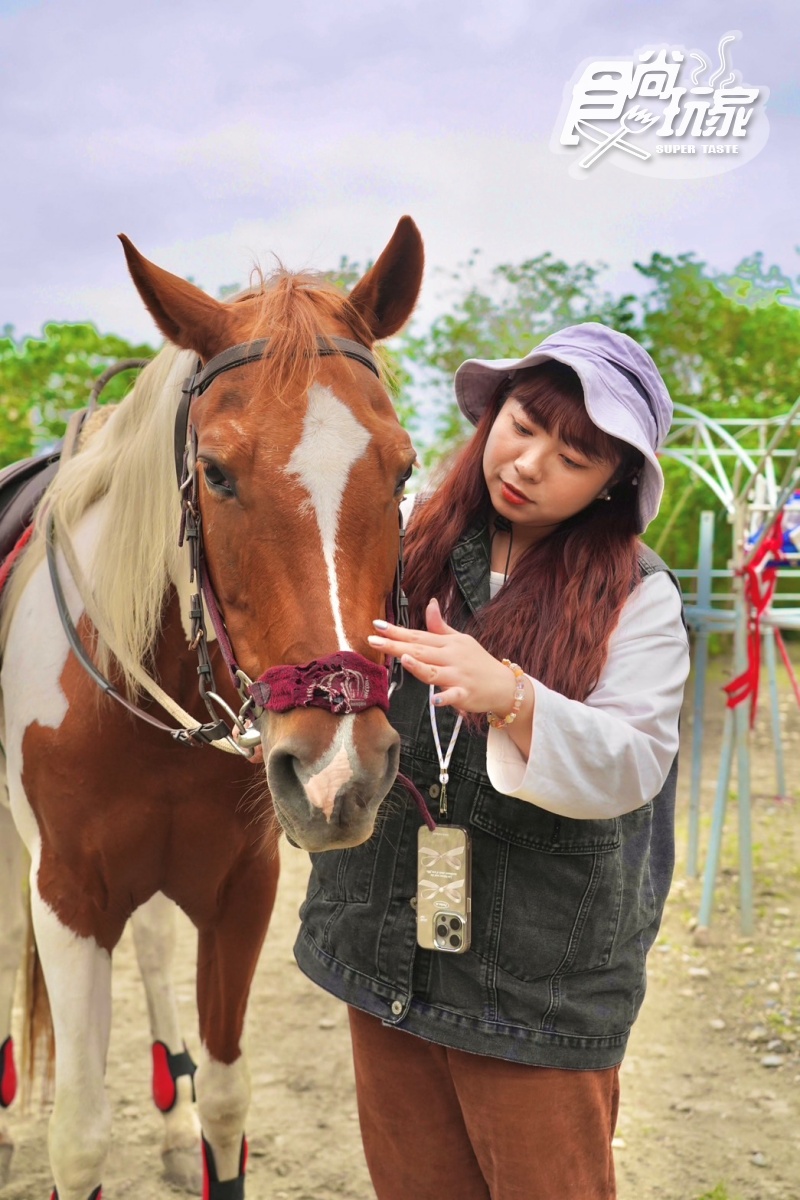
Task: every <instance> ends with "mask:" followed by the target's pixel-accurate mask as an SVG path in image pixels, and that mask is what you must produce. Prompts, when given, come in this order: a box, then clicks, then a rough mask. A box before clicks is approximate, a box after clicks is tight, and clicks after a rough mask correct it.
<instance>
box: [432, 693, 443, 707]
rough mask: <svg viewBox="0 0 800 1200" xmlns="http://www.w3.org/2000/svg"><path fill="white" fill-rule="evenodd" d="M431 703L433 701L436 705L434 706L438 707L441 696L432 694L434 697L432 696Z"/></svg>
mask: <svg viewBox="0 0 800 1200" xmlns="http://www.w3.org/2000/svg"><path fill="white" fill-rule="evenodd" d="M433 703H434V704H435V705H436V707H437V708H438V707H439V705H440V704H441V703H442V697H441V696H434V697H433Z"/></svg>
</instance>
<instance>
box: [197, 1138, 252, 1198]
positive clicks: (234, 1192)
mask: <svg viewBox="0 0 800 1200" xmlns="http://www.w3.org/2000/svg"><path fill="white" fill-rule="evenodd" d="M246 1167H247V1138H242V1149H241V1151H240V1153H239V1174H238V1175H237V1176H236V1178H235V1179H226V1180H225V1181H224V1183H220V1181H219V1179H218V1177H217V1166H216V1163H215V1162H214V1151H213V1150H212V1149H211V1147H210V1146H209V1144H208V1142H207V1141H206V1139H205V1138H203V1200H245V1196H244V1173H245V1169H246Z"/></svg>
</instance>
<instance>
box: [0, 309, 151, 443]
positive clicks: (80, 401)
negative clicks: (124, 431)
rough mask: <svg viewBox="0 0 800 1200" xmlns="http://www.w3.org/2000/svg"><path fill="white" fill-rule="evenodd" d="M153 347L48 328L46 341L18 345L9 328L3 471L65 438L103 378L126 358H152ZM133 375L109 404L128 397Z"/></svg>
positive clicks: (0, 394) (1, 422) (2, 377)
mask: <svg viewBox="0 0 800 1200" xmlns="http://www.w3.org/2000/svg"><path fill="white" fill-rule="evenodd" d="M153 353H154V351H153V347H152V346H148V345H138V346H137V345H133V344H131V343H130V342H128V341H126V340H125V339H124V338H121V337H117V336H115V335H114V334H101V333H98V331H97V330H96V329H95V327H94V326H93V325H88V324H84V325H58V324H55V323H51V324H48V325H46V326H45V327H44V330H43V331H42V337H41V338H26V339H25V340H24V341H23V342H22V343H21V344H18V343H17V342H16V341H15V340H14V337H13V330H12V329H11V328H10V327H8V326H6V328H5V330H4V334H3V337H2V338H0V466H5V465H6V464H7V463H12V462H16V461H17V460H19V459H22V458H28V457H30V456H31V455H32V454H36V453H38V452H39V451H41V450H44V449H45V448H46V447H47V446H50V445H52V444H53V443H54V442H56V441H58V439H59V438H60V437H61V436H62V435H63V433H64V430H65V428H66V422H67V419H68V417H69V414H70V412H72V411H74V410H75V409H78V408H85V407H86V405H87V403H88V401H89V394H90V392H91V390H92V387H93V385H94V383H95V381H96V379H97V377H98V376H99V375H100V374H101V373H102V372H103V371H104V370H105V369H106V367H108V366H110V365H111V364H112V363H115V362H117V361H118V360H119V359H122V358H151V357H152V355H153ZM131 378H132V377H131V375H130V374H127V373H126V374H124V375H119V376H117V377H116V378H115V379H112V380H111V382H110V383H109V384H108V387H107V388H106V389H105V391H104V392H103V400H104V401H110V402H112V403H113V402H114V401H115V400H119V399H121V398H122V396H123V395H125V393H126V392H127V391H128V389H129V388H130V385H131Z"/></svg>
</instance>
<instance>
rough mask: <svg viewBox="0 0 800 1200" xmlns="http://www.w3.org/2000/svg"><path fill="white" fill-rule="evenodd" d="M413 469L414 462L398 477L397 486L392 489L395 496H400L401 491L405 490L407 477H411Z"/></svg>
mask: <svg viewBox="0 0 800 1200" xmlns="http://www.w3.org/2000/svg"><path fill="white" fill-rule="evenodd" d="M413 470H414V464H413V463H412V464H411V466H410V467H409V468H408V470H407V471H406V472H405V473H404V474H403V475H401V476H400V478H399V479H398V481H397V487H396V488H395V489H394V494H395V495H396V496H402V494H403V492H404V491H405V490H406V484H407V483H408V481H409V479H410V478H411V472H412V471H413Z"/></svg>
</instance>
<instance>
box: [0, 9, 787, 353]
mask: <svg viewBox="0 0 800 1200" xmlns="http://www.w3.org/2000/svg"><path fill="white" fill-rule="evenodd" d="M797 27H798V20H797V6H796V0H764V2H763V3H761V4H759V5H753V4H752V2H751V0H747V2H744V0H724V2H719V0H704V2H703V3H702V4H698V3H697V0H691V2H690V0H628V2H617V3H607V2H604V0H595V2H593V3H590V2H589V0H573V2H569V0H566V2H564V3H562V4H560V5H558V6H557V5H555V4H553V3H548V4H546V5H545V4H543V3H538V4H537V3H533V2H531V0H347V2H346V3H338V4H336V3H320V2H316V3H315V2H312V0H291V2H290V3H281V4H277V3H274V0H267V3H264V0H260V2H259V3H256V2H254V0H228V2H227V3H226V4H225V5H222V4H219V3H211V2H210V0H193V2H192V3H191V4H189V3H186V2H185V0H178V2H177V3H169V4H165V3H164V2H163V0H158V2H155V0H138V3H137V4H136V5H131V4H126V5H118V4H113V3H112V4H109V3H108V0H105V3H102V4H101V3H100V2H99V0H39V2H30V0H0V56H2V58H1V60H0V105H2V128H3V151H4V153H3V160H4V168H5V169H4V172H3V177H4V186H3V187H2V189H0V215H1V217H2V225H1V227H2V229H3V232H4V237H3V240H2V245H3V254H2V257H3V269H2V272H0V326H2V325H3V324H10V325H12V326H14V329H15V331H16V335H17V336H22V335H36V334H37V333H38V332H39V331H40V329H41V326H42V324H43V323H44V322H45V321H48V320H57V321H77V320H90V321H92V322H94V323H95V324H96V325H97V327H98V328H99V329H100V330H101V331H102V332H116V333H120V334H123V335H125V336H128V337H132V338H142V339H146V340H149V341H152V342H153V343H157V341H158V340H159V339H158V335H157V332H156V330H155V328H154V326H153V324H152V321H151V319H150V318H149V316H148V315H147V313H146V312H145V311H144V309H143V307H142V304H141V302H140V300H139V298H138V296H137V295H136V292H135V290H134V289H133V286H132V284H131V282H130V280H129V278H128V276H127V274H126V270H125V266H124V259H123V256H122V251H121V248H120V246H119V243H118V242H117V240H116V236H115V235H116V234H117V233H118V232H120V231H123V232H125V233H127V234H128V235H129V236H130V237H131V238H132V239H133V241H134V242H135V243H136V244H137V246H138V247H139V249H140V250H141V251H142V252H143V253H144V254H146V255H147V257H148V258H151V259H153V260H154V261H156V262H158V263H159V264H160V265H161V266H164V267H166V268H167V269H169V270H171V271H174V272H175V273H177V274H179V275H183V276H188V277H191V278H193V279H194V280H195V281H196V282H197V283H198V284H200V285H201V286H202V287H204V288H205V289H206V290H208V291H210V292H212V293H214V294H216V293H217V291H218V289H219V288H220V287H221V286H224V285H229V284H232V283H240V284H245V283H246V282H247V280H248V277H249V273H250V270H251V268H252V266H253V264H254V263H255V262H259V263H261V264H262V265H263V266H265V267H267V268H268V267H269V266H270V264H271V262H272V261H273V259H272V255H277V256H278V257H279V259H280V260H281V261H282V262H283V263H284V264H285V265H286V266H288V267H290V268H292V269H301V268H308V267H313V268H319V269H328V268H331V267H333V266H335V265H336V264H337V262H338V261H339V259H340V257H341V256H342V255H347V256H349V257H350V258H351V259H354V260H356V261H358V262H362V263H363V262H365V261H367V260H368V259H369V258H374V257H375V256H376V255H377V254H378V253H379V252H380V250H381V249H382V247H383V246H384V245H385V243H386V242H387V241H388V239H389V237H390V235H391V232H392V230H393V229H394V226H395V224H396V222H397V220H398V218H399V217H400V216H401V215H402V214H404V213H409V214H410V215H411V216H412V217H413V218H414V219H415V221H416V222H417V224H418V225H419V227H420V230H421V232H422V235H423V238H424V240H425V244H426V254H427V264H428V266H427V271H426V278H425V282H424V285H423V296H422V300H421V307H420V310H419V311H420V319H422V320H424V319H429V318H431V317H432V316H435V315H436V314H437V313H438V312H439V311H441V310H442V307H443V306H444V305H445V304H446V296H447V285H446V275H447V272H448V271H451V270H453V269H454V268H455V267H456V266H457V265H458V264H459V263H460V262H463V261H464V260H465V259H467V258H468V257H469V255H470V254H471V252H472V251H473V250H474V249H476V248H479V249H480V251H481V256H480V260H479V261H480V262H481V263H484V264H485V265H486V270H487V271H488V269H489V268H490V267H491V266H492V265H494V264H496V263H499V262H519V261H522V260H524V259H526V258H530V257H532V256H534V255H538V254H541V253H543V252H544V251H550V252H552V253H553V254H555V255H556V256H558V257H562V258H564V259H566V260H567V261H569V262H575V261H577V260H580V259H584V260H587V261H590V262H593V263H594V262H598V261H602V262H605V263H607V264H608V272H607V274H606V275H605V276H604V282H605V283H606V285H607V286H608V287H609V288H610V290H617V289H621V288H623V287H630V286H632V285H633V284H635V283H636V280H637V276H636V274H635V272H634V270H633V267H632V264H633V262H634V261H636V260H639V261H641V260H647V259H649V257H650V255H651V254H652V253H653V251H656V250H658V251H661V252H663V253H666V254H677V253H682V252H687V251H693V252H695V253H696V254H697V255H698V256H699V257H700V258H701V259H703V260H705V261H707V262H708V263H709V264H711V265H712V266H714V267H716V268H719V269H721V270H728V269H730V268H732V267H733V266H734V265H735V264H736V263H737V262H738V261H739V260H740V259H741V258H742V257H744V256H745V255H746V254H750V253H752V252H754V251H756V250H761V251H763V252H764V254H765V257H766V260H767V262H768V263H772V262H775V263H777V264H779V265H780V266H781V267H782V269H783V270H784V271H785V272H787V273H788V274H790V275H792V276H796V275H797V274H798V273H800V264H799V263H798V252H797V249H796V245H797V243H798V242H800V237H798V235H797V234H796V232H795V228H796V213H797V210H798V207H800V189H798V186H797V185H798V149H797V148H798V145H800V137H798V133H799V132H800V131H799V129H798V126H800V89H799V88H798V68H797V65H796V63H797V40H798V39H797ZM731 30H738V31H740V32H741V38H740V39H739V40H738V41H737V42H735V43H734V44H733V46H732V50H731V53H732V65H733V66H734V67H735V68H736V69H737V70H738V72H739V73H740V76H741V82H742V83H744V84H747V85H750V86H754V87H761V88H768V89H769V99H768V101H767V102H766V107H765V108H764V110H763V112H762V113H760V114H759V120H760V122H761V124H760V128H761V131H762V137H763V133H764V131H765V130H766V129H767V128H768V137H767V139H766V143H765V145H764V147H763V149H761V151H760V152H759V153H758V154H757V155H756V156H755V157H754V158H751V159H750V160H749V161H742V162H741V163H739V164H738V165H736V166H735V167H730V169H727V170H725V172H724V173H721V174H716V175H711V176H705V177H703V176H701V175H699V174H697V175H695V176H694V177H691V176H690V175H688V174H687V172H688V171H689V165H686V164H684V163H681V164H680V168H679V169H681V170H683V177H677V178H676V177H671V176H670V175H669V169H670V164H669V163H667V162H665V161H663V160H662V161H660V162H659V163H658V170H660V172H661V173H660V174H657V173H656V166H655V163H654V164H653V167H654V170H653V172H652V173H651V174H647V173H645V172H644V170H642V172H641V173H639V174H637V173H634V171H633V169H631V170H627V169H625V168H626V167H627V166H628V165H629V159H630V156H629V155H628V154H626V153H620V152H619V151H618V150H615V151H611V152H609V153H608V154H607V155H606V157H605V160H604V161H603V162H598V163H597V164H596V167H595V168H593V169H592V170H591V171H589V170H587V171H585V172H583V177H582V178H576V177H575V172H576V167H575V163H576V157H577V155H576V153H575V152H574V151H573V152H571V153H569V152H562V153H560V154H559V153H556V152H554V150H553V148H552V141H553V137H554V130H556V126H557V122H558V120H559V113H560V112H561V111H562V106H563V103H564V101H565V97H566V98H568V97H569V94H570V91H569V89H570V87H571V81H572V79H573V76H574V75H575V72H576V71H577V70H578V68H579V66H580V64H581V63H582V62H583V61H584V60H594V59H603V58H624V57H626V56H627V57H628V58H631V57H632V56H633V55H634V53H635V52H636V51H637V50H639V49H641V48H642V47H645V46H658V45H669V46H684V47H686V48H687V50H688V49H689V48H695V49H700V50H703V51H704V52H705V53H706V55H707V56H708V57H709V59H710V60H711V59H713V60H714V61H716V52H717V46H718V43H719V40H720V38H721V37H722V36H723V35H724V34H725V33H726V32H728V31H731ZM565 89H566V91H565ZM765 120H766V122H767V124H765V123H764V122H765ZM646 136H651V135H646ZM752 140H753V139H751V141H752ZM556 141H557V133H556ZM639 144H640V145H644V144H647V143H646V141H645V138H643V139H642V141H641V142H640V143H639ZM588 145H589V143H587V146H588ZM730 161H732V160H729V162H730ZM704 166H705V167H706V168H707V169H708V163H707V162H706V163H705V164H704ZM676 169H677V168H676ZM664 172H666V175H665V174H664ZM523 349H526V348H523Z"/></svg>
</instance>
